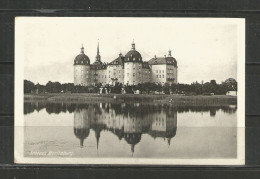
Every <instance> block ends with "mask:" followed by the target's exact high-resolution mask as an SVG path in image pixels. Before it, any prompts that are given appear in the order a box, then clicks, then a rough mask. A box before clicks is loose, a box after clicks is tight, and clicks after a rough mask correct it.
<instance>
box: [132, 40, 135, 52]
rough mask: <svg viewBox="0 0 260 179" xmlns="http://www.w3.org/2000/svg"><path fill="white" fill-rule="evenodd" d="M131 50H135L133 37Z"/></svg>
mask: <svg viewBox="0 0 260 179" xmlns="http://www.w3.org/2000/svg"><path fill="white" fill-rule="evenodd" d="M132 50H135V42H134V39H133V42H132Z"/></svg>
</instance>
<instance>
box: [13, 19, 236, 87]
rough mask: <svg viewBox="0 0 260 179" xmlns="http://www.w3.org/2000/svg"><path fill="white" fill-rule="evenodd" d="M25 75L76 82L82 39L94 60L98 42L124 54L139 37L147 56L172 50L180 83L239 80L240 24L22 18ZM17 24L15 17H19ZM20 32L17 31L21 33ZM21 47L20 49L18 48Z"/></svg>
mask: <svg viewBox="0 0 260 179" xmlns="http://www.w3.org/2000/svg"><path fill="white" fill-rule="evenodd" d="M16 21H19V24H22V25H23V26H20V25H17V26H16V31H19V30H20V29H21V28H23V30H22V31H21V32H22V33H20V34H19V35H20V36H22V38H21V39H22V40H23V43H22V44H23V45H19V46H18V47H17V46H16V48H18V49H19V50H21V49H22V50H23V53H21V54H23V57H24V58H23V59H24V78H25V79H27V80H30V81H32V82H34V83H40V84H46V83H47V82H48V81H58V82H60V83H73V61H74V59H75V57H76V56H77V55H78V54H79V53H80V48H81V46H82V44H83V46H84V48H85V54H86V55H87V56H88V57H89V58H90V61H91V63H93V62H94V60H95V56H96V51H97V44H98V42H99V46H100V47H99V49H100V55H101V60H102V61H103V62H111V61H112V60H114V59H116V58H117V57H118V55H119V53H120V52H121V53H122V54H123V55H125V54H126V53H127V52H128V51H129V50H130V49H131V43H132V42H133V40H134V42H135V46H136V50H137V51H139V52H140V53H141V55H142V58H143V61H148V60H150V59H151V58H153V57H154V55H156V56H157V57H163V56H164V55H167V54H168V50H171V51H172V56H173V57H174V58H176V60H177V63H178V82H179V83H192V82H195V81H198V82H201V81H202V80H203V81H204V82H207V81H210V80H212V79H214V80H216V81H217V83H221V82H222V81H225V80H226V79H227V78H235V79H237V60H238V52H239V50H238V26H237V22H236V21H235V20H232V19H224V18H222V19H221V18H218V19H217V18H140V17H138V18H136V17H135V18H123V17H121V18H117V17H107V18H104V17H81V18H79V17H19V18H17V19H16ZM16 23H17V22H16ZM18 37H19V36H18ZM16 50H17V49H16Z"/></svg>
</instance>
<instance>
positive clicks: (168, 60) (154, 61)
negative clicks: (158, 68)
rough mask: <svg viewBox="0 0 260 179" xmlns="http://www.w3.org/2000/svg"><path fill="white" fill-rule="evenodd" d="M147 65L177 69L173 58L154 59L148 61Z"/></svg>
mask: <svg viewBox="0 0 260 179" xmlns="http://www.w3.org/2000/svg"><path fill="white" fill-rule="evenodd" d="M148 63H149V65H161V64H168V65H174V66H175V67H177V61H176V59H175V58H173V57H155V58H152V59H151V60H149V61H148Z"/></svg>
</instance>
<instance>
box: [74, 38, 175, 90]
mask: <svg viewBox="0 0 260 179" xmlns="http://www.w3.org/2000/svg"><path fill="white" fill-rule="evenodd" d="M177 79H178V66H177V61H176V59H175V58H173V57H172V55H171V51H170V50H169V53H168V56H166V55H165V56H164V57H156V56H154V58H152V59H150V60H149V61H143V59H142V56H141V54H140V53H139V52H138V51H137V50H136V49H135V43H134V42H133V43H132V48H131V50H130V51H129V52H128V53H126V55H125V56H123V55H122V54H121V53H120V54H119V56H118V57H117V58H116V59H115V60H113V61H112V62H110V63H103V62H102V61H101V56H100V53H99V44H98V47H97V55H96V60H95V62H94V63H93V64H91V63H90V59H89V57H88V56H87V55H86V54H85V53H84V47H83V46H82V48H81V53H80V54H79V55H77V56H76V58H75V60H74V85H81V86H90V85H95V84H99V83H101V84H102V86H105V85H106V84H109V85H114V84H115V83H117V82H118V83H122V84H123V85H137V84H139V83H148V82H152V83H157V84H158V83H159V84H162V85H164V84H165V83H169V84H172V83H177V82H178V80H177Z"/></svg>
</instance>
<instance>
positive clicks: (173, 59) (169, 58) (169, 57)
mask: <svg viewBox="0 0 260 179" xmlns="http://www.w3.org/2000/svg"><path fill="white" fill-rule="evenodd" d="M166 59H167V61H168V62H169V63H170V64H171V62H173V65H174V66H175V67H178V65H177V60H176V59H175V58H174V57H172V52H171V50H169V53H168V57H166Z"/></svg>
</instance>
